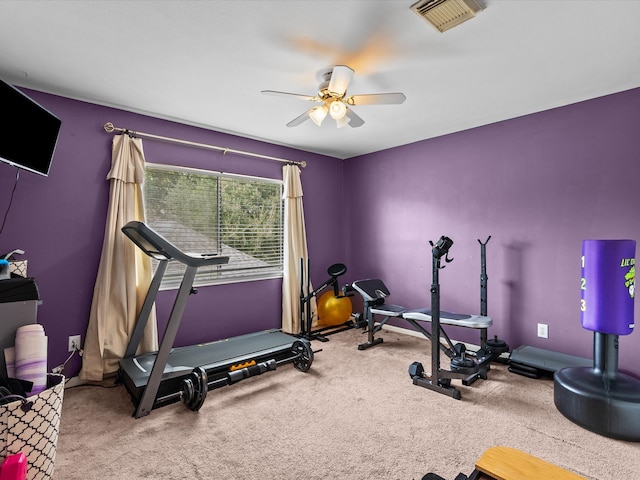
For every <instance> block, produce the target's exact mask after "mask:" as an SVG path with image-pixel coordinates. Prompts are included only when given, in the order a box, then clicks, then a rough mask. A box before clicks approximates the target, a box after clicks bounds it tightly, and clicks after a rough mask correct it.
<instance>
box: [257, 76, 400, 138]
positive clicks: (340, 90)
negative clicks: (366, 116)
mask: <svg viewBox="0 0 640 480" xmlns="http://www.w3.org/2000/svg"><path fill="white" fill-rule="evenodd" d="M354 73H355V72H354V71H353V69H351V68H349V67H347V66H346V65H336V66H335V67H333V69H332V70H331V71H329V72H325V73H324V74H323V75H322V83H321V84H320V88H319V89H318V93H317V94H316V95H300V94H297V93H287V92H277V91H274V90H263V91H262V93H265V94H267V95H278V96H287V97H292V96H293V97H296V98H300V99H302V100H306V101H308V102H315V103H319V104H320V105H316V106H314V107H311V108H310V109H309V110H307V111H306V112H304V113H303V114H302V115H300V116H298V117H296V118H294V119H293V120H291V121H290V122H289V123H287V127H297V126H298V125H300V124H301V123H303V122H304V121H306V120H307V119H309V118H310V119H311V120H312V121H313V122H314V123H315V124H316V125H318V126H320V125H321V124H322V121H323V120H324V119H325V117H326V116H327V114H328V115H329V116H330V117H331V118H333V119H334V120H335V121H336V124H337V126H338V128H341V127H344V126H345V125H349V126H350V127H353V128H356V127H360V126H362V125H364V120H363V119H362V118H360V117H359V116H358V115H356V113H355V112H354V111H353V110H352V109H351V108H350V107H353V106H357V105H392V104H396V105H397V104H400V103H402V102H404V101H405V99H406V97H405V96H404V94H403V93H372V94H364V95H350V96H347V87H348V86H349V82H351V79H352V78H353V74H354Z"/></svg>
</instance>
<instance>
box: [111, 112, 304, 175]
mask: <svg viewBox="0 0 640 480" xmlns="http://www.w3.org/2000/svg"><path fill="white" fill-rule="evenodd" d="M104 131H105V132H107V133H112V132H114V131H118V132H122V133H128V134H131V135H134V136H139V137H145V138H151V139H154V140H161V141H164V142H169V143H177V144H180V145H187V146H190V147H198V148H204V149H207V150H217V151H220V152H222V154H223V155H226V154H227V153H235V154H236V155H244V156H247V157H256V158H262V159H265V160H275V161H276V162H282V163H292V164H294V165H299V166H301V167H302V168H305V167H306V166H307V162H305V161H302V162H296V161H294V160H286V159H284V158H278V157H270V156H268V155H260V154H259V153H252V152H245V151H242V150H234V149H233V148H225V147H217V146H215V145H208V144H206V143H198V142H190V141H188V140H180V139H178V138H170V137H162V136H160V135H153V134H151V133H143V132H135V131H133V130H129V129H128V128H120V127H116V126H114V125H113V123H111V122H107V123H105V124H104Z"/></svg>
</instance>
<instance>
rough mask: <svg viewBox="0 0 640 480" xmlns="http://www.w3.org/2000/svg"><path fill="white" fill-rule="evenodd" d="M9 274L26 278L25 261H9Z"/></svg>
mask: <svg viewBox="0 0 640 480" xmlns="http://www.w3.org/2000/svg"><path fill="white" fill-rule="evenodd" d="M9 272H11V273H13V274H15V275H18V276H20V277H24V278H27V260H9Z"/></svg>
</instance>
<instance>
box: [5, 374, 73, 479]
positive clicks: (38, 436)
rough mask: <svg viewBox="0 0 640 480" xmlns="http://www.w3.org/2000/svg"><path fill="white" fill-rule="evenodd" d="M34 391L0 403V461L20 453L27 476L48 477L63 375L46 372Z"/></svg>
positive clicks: (54, 449)
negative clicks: (43, 381) (40, 386)
mask: <svg viewBox="0 0 640 480" xmlns="http://www.w3.org/2000/svg"><path fill="white" fill-rule="evenodd" d="M47 385H48V388H47V389H46V390H44V391H42V392H41V393H39V394H38V395H33V396H31V397H27V398H26V399H24V400H17V401H14V402H11V403H7V404H5V405H0V463H1V462H3V461H4V459H5V457H7V456H9V455H13V454H16V453H20V452H22V453H24V454H25V455H26V456H27V460H28V467H27V468H28V470H27V472H28V473H27V479H28V480H50V479H51V478H53V467H54V464H55V459H56V448H57V446H58V433H59V431H60V416H61V414H62V399H63V397H64V376H62V375H55V374H49V375H48V378H47Z"/></svg>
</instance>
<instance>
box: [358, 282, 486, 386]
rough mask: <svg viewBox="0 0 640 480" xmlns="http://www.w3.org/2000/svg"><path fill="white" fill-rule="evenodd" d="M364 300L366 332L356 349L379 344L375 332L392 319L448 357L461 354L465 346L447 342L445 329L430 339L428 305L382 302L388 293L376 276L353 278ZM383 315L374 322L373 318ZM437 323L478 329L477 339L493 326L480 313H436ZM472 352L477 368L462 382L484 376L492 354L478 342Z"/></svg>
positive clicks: (449, 340) (447, 337)
mask: <svg viewBox="0 0 640 480" xmlns="http://www.w3.org/2000/svg"><path fill="white" fill-rule="evenodd" d="M351 286H352V287H353V289H354V290H355V291H356V292H358V293H359V294H360V295H361V296H362V299H363V301H364V319H365V321H366V330H365V332H366V333H367V335H368V338H367V341H366V342H364V343H361V344H360V345H358V350H365V349H367V348H369V347H372V346H374V345H377V344H379V343H382V342H383V341H384V340H383V339H382V338H376V337H375V334H376V333H377V332H379V331H380V330H381V329H382V327H383V326H384V325H385V324H386V323H387V322H388V321H389V320H391V319H392V318H398V319H403V320H405V321H407V322H408V323H409V324H410V325H411V326H412V327H413V328H414V329H415V330H416V331H417V332H420V333H422V334H423V335H424V336H425V337H427V338H428V339H429V340H430V341H431V342H432V344H433V345H435V344H437V345H438V346H439V348H440V350H441V351H442V352H444V354H445V355H447V357H449V358H450V359H453V358H459V357H461V356H463V354H464V352H465V347H464V345H463V344H455V345H454V343H453V342H452V341H451V338H450V337H449V335H447V332H445V331H444V329H443V328H440V337H441V338H440V339H437V341H435V342H434V340H433V338H432V334H431V331H430V330H428V329H427V327H426V326H425V324H430V323H431V320H432V315H431V310H430V309H428V308H419V309H411V310H409V309H407V308H405V307H402V306H400V305H394V304H388V303H385V299H386V297H388V296H389V295H390V292H389V289H388V288H387V286H386V285H385V283H384V282H383V281H382V280H381V279H379V278H372V279H366V280H356V281H355V282H353V283H352V284H351ZM377 316H380V317H383V318H382V319H381V320H380V321H378V322H376V317H377ZM440 325H450V326H455V327H463V328H473V329H478V330H480V331H481V338H486V332H487V329H488V328H489V327H490V326H491V325H493V320H492V319H491V317H487V316H484V315H468V314H458V313H451V312H444V311H441V312H440ZM473 355H475V356H476V358H477V361H478V362H477V363H478V365H477V370H476V371H474V372H470V373H471V374H470V375H469V377H465V378H463V384H465V385H470V384H471V383H473V382H474V381H475V380H477V379H478V378H486V371H487V369H488V366H489V363H490V362H491V360H492V358H493V355H491V354H490V353H489V351H488V350H487V346H486V345H484V346H482V345H481V349H480V350H479V351H478V352H474V353H473Z"/></svg>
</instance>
